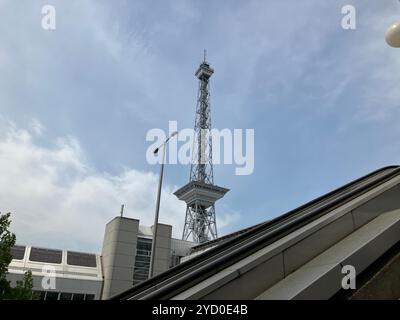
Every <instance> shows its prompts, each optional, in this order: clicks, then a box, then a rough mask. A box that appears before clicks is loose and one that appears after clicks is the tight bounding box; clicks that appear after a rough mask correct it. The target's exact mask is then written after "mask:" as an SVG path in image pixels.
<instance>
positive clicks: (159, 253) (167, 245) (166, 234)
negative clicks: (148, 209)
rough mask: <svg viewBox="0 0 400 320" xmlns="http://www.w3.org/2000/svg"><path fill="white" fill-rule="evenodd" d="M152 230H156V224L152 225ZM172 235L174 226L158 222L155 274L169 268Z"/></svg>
mask: <svg viewBox="0 0 400 320" xmlns="http://www.w3.org/2000/svg"><path fill="white" fill-rule="evenodd" d="M152 230H154V226H152ZM153 232H154V231H153ZM171 236H172V226H170V225H166V224H158V228H157V240H156V249H155V251H156V252H155V259H154V275H157V274H159V273H162V272H164V271H166V270H168V269H169V263H170V259H171Z"/></svg>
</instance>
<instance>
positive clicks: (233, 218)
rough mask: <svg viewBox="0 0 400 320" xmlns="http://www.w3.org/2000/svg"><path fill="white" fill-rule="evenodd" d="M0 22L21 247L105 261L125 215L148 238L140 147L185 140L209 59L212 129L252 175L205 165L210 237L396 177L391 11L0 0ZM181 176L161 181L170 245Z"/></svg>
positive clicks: (151, 200)
mask: <svg viewBox="0 0 400 320" xmlns="http://www.w3.org/2000/svg"><path fill="white" fill-rule="evenodd" d="M349 4H350V5H353V6H354V7H355V8H356V29H354V30H346V29H343V28H342V24H341V22H342V18H343V16H344V15H343V14H342V12H341V10H342V7H343V6H345V5H349ZM44 5H52V6H54V8H55V9H56V29H55V30H44V29H43V28H42V18H43V14H42V7H43V6H44ZM0 14H1V18H0V212H2V213H5V212H11V213H12V231H13V232H15V234H16V236H17V242H18V243H20V244H28V245H35V246H43V247H53V248H61V249H71V250H79V251H93V252H100V251H101V246H102V240H103V234H104V228H105V224H106V223H107V222H108V221H109V220H111V219H112V218H113V217H115V216H116V215H118V214H119V210H120V205H121V204H122V203H123V204H125V208H126V209H125V216H127V217H131V218H137V219H140V221H141V224H144V225H151V224H152V222H153V217H154V210H155V200H156V199H155V198H156V190H157V183H158V173H159V166H158V165H153V164H149V163H148V162H147V161H146V150H147V149H148V147H149V145H150V144H151V143H150V142H148V141H146V134H147V132H148V131H149V130H151V129H154V128H160V129H163V130H166V131H167V130H168V121H177V123H178V129H179V130H181V129H184V128H192V127H193V124H194V117H195V108H196V97H197V89H198V83H197V79H196V77H195V76H194V72H195V71H196V69H197V67H198V65H199V63H200V62H201V61H202V58H203V50H204V48H206V49H207V60H208V62H209V63H210V64H211V66H212V67H213V68H214V70H215V73H214V75H213V76H212V78H211V83H210V88H211V113H212V125H213V127H214V128H218V129H224V128H228V129H254V133H255V145H254V164H255V166H254V172H253V173H252V174H250V175H242V176H238V175H236V174H235V165H229V164H228V165H223V164H220V165H215V166H214V181H215V183H216V184H218V185H220V186H223V187H227V188H229V189H230V191H229V192H228V193H227V194H226V196H225V197H224V198H223V199H222V200H219V201H218V202H217V204H216V212H217V225H218V230H219V234H220V235H223V234H226V233H229V232H233V231H236V230H239V229H241V228H245V227H248V226H251V225H253V224H256V223H259V222H262V221H265V220H268V219H271V218H273V217H276V216H278V215H280V214H283V213H285V212H286V211H289V210H291V209H293V208H295V207H297V206H299V205H301V204H303V203H305V202H308V201H310V200H312V199H314V198H315V197H317V196H320V195H323V194H325V193H327V192H329V191H331V190H333V189H335V188H338V187H340V186H341V185H343V184H345V183H348V182H350V181H352V180H354V179H356V178H358V177H360V176H362V175H365V174H367V173H369V172H371V171H374V170H376V169H378V168H380V167H383V166H386V165H392V164H399V163H400V144H399V141H400V126H399V125H398V119H399V117H400V105H399V104H400V90H398V88H399V85H400V72H398V69H399V67H400V51H399V49H394V48H391V47H389V46H388V45H387V44H386V43H385V40H384V35H385V31H386V29H387V28H388V27H389V25H390V24H391V23H393V22H395V21H398V20H400V2H399V1H396V0H380V1H375V0H357V1H350V0H343V1H342V0H332V1H320V0H303V1H301V2H300V1H295V0H285V1H282V0H259V1H239V0H232V1H211V0H203V1H199V0H158V1H153V0H150V1H134V0H129V1H128V0H126V1H125V0H115V1H106V0H96V1H95V0H93V1H92V0H68V1H66V0H46V1H40V0H36V1H31V0H19V1H14V0H0ZM189 170H190V168H189V166H188V165H181V164H176V165H172V164H168V165H166V168H165V176H164V184H163V191H162V198H161V209H160V222H162V223H168V224H171V225H172V226H173V235H174V236H175V237H178V238H180V237H181V234H182V230H183V224H184V215H185V204H184V203H182V202H180V201H179V200H177V199H176V197H175V196H174V195H173V192H174V191H175V190H177V189H178V188H179V187H181V186H183V185H184V184H186V183H187V182H188V179H189Z"/></svg>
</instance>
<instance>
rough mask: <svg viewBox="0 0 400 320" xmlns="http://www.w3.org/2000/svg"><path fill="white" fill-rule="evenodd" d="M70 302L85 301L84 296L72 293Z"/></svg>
mask: <svg viewBox="0 0 400 320" xmlns="http://www.w3.org/2000/svg"><path fill="white" fill-rule="evenodd" d="M72 300H85V295H84V294H83V293H74V295H73V297H72Z"/></svg>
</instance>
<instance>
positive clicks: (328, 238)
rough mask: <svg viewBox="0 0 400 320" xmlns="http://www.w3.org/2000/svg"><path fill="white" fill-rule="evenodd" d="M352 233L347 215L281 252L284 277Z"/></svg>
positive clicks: (351, 222)
mask: <svg viewBox="0 0 400 320" xmlns="http://www.w3.org/2000/svg"><path fill="white" fill-rule="evenodd" d="M352 231H353V220H352V217H351V214H350V213H348V214H346V215H344V216H342V217H340V218H339V219H337V220H335V221H333V222H331V223H330V224H328V225H327V226H325V227H323V228H321V229H320V230H318V231H316V232H315V233H313V234H311V235H310V236H308V237H307V238H305V239H303V240H301V241H299V242H298V243H296V244H295V245H293V246H291V247H289V248H288V249H286V250H285V251H284V252H283V257H284V265H285V275H288V274H290V273H291V272H293V271H294V270H296V269H297V268H299V267H300V266H302V265H303V264H305V263H306V262H308V261H310V260H311V259H312V258H314V257H315V256H317V255H318V254H320V253H321V252H323V251H324V250H326V249H327V248H329V247H330V246H332V245H333V244H335V243H336V242H338V241H339V240H341V239H343V238H344V237H345V236H347V235H348V234H350V233H351V232H352Z"/></svg>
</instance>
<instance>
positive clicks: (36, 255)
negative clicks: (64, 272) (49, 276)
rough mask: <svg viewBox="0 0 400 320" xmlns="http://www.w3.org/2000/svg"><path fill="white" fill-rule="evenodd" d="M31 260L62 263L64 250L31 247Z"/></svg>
mask: <svg viewBox="0 0 400 320" xmlns="http://www.w3.org/2000/svg"><path fill="white" fill-rule="evenodd" d="M29 260H30V261H37V262H47V263H61V260H62V251H61V250H52V249H41V248H31V254H30V255H29Z"/></svg>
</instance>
